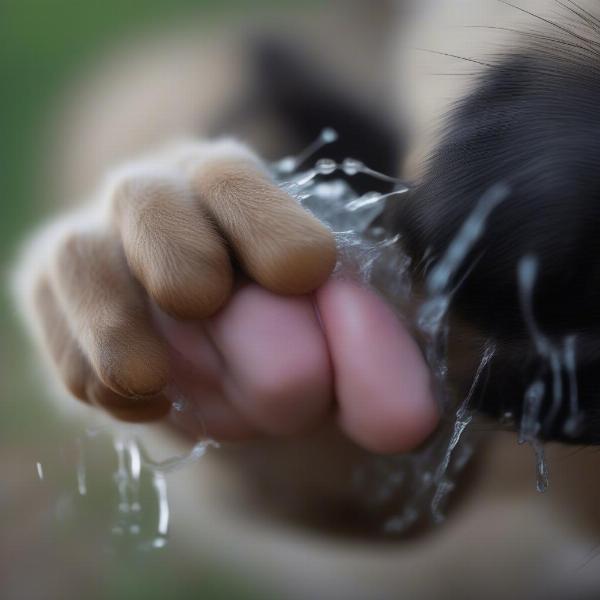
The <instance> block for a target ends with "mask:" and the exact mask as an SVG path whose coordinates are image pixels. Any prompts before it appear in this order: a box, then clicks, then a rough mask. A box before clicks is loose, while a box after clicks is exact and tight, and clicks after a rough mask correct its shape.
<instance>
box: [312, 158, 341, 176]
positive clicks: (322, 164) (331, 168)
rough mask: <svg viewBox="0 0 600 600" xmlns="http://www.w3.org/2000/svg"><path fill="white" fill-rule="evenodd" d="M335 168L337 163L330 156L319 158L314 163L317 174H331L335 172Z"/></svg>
mask: <svg viewBox="0 0 600 600" xmlns="http://www.w3.org/2000/svg"><path fill="white" fill-rule="evenodd" d="M336 169H337V163H336V162H335V160H332V159H331V158H321V159H319V160H318V161H317V164H316V165H315V171H316V172H317V173H318V174H319V175H331V174H332V173H335V170H336Z"/></svg>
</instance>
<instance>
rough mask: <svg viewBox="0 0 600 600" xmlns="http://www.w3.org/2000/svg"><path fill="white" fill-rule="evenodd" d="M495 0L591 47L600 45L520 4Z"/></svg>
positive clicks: (505, 0)
mask: <svg viewBox="0 0 600 600" xmlns="http://www.w3.org/2000/svg"><path fill="white" fill-rule="evenodd" d="M497 1H498V2H500V3H501V4H505V5H506V6H510V7H511V8H514V9H515V10H518V11H520V12H522V13H525V14H526V15H529V16H530V17H533V18H534V19H538V20H539V21H542V22H543V23H546V24H547V25H550V26H551V27H554V28H556V29H558V30H559V31H562V32H563V33H566V34H567V35H571V36H573V37H574V38H576V39H578V40H580V41H582V42H585V43H586V44H590V45H591V46H593V47H595V46H600V43H599V42H596V41H594V40H590V39H589V38H587V37H585V36H583V35H579V34H578V33H575V32H574V31H573V30H572V29H569V28H568V27H563V26H562V25H559V24H558V23H557V22H556V21H552V20H551V19H547V18H546V17H542V15H538V14H536V13H534V12H531V11H530V10H527V9H525V8H523V7H521V6H517V5H516V4H512V3H511V2H508V0H497Z"/></svg>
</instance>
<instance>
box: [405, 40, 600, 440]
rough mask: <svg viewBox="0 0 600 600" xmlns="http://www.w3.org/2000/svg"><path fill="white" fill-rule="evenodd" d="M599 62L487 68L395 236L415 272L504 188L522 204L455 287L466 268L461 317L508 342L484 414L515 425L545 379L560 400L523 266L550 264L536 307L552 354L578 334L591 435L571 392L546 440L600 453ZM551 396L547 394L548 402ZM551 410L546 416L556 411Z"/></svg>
mask: <svg viewBox="0 0 600 600" xmlns="http://www.w3.org/2000/svg"><path fill="white" fill-rule="evenodd" d="M599 107H600V55H599V54H596V52H595V50H593V49H590V48H588V47H583V48H579V49H576V50H569V49H565V48H564V47H561V46H560V45H559V44H558V43H557V44H555V45H554V46H553V47H549V46H548V47H547V48H546V49H545V48H533V49H531V50H528V51H523V52H520V53H514V54H512V55H510V56H509V57H508V58H504V59H503V60H502V61H501V62H499V63H498V64H496V65H492V66H491V67H488V68H487V69H486V71H485V72H484V73H483V75H482V76H481V77H480V79H479V81H478V85H477V87H476V89H475V91H474V92H473V93H472V94H471V95H469V96H468V97H467V98H466V99H464V100H463V101H462V102H461V103H460V104H459V105H458V106H457V107H456V108H455V110H454V112H453V113H452V115H451V118H450V120H449V124H448V127H447V129H446V131H445V132H444V134H443V136H442V139H441V143H440V144H439V146H438V147H437V149H436V150H435V152H434V153H433V155H432V156H431V159H430V161H429V166H428V169H427V172H426V175H425V177H424V179H423V181H422V182H421V183H420V185H419V186H418V190H417V193H416V194H415V195H414V196H413V197H412V198H411V199H410V200H409V201H408V202H407V203H406V204H405V205H404V207H403V208H402V209H401V211H400V215H399V216H398V220H397V227H398V228H399V229H400V230H401V231H402V232H403V233H404V234H405V239H406V242H407V246H408V248H409V250H410V253H411V254H412V255H413V256H414V257H415V259H416V260H415V264H416V265H417V266H418V268H420V269H422V270H421V271H420V272H418V273H417V275H418V276H420V277H423V276H424V275H425V274H426V273H425V271H426V267H425V265H426V264H427V263H426V262H425V261H424V260H423V259H424V257H425V256H426V253H429V254H430V255H433V256H434V257H439V256H440V255H441V254H442V253H443V252H444V250H445V249H446V248H447V246H448V244H449V243H450V241H451V240H452V239H453V237H454V236H455V235H456V233H457V231H458V229H459V227H460V225H461V224H462V223H463V222H464V221H465V219H466V218H467V216H468V215H469V214H470V213H471V211H472V210H473V209H474V207H475V206H476V204H477V202H478V200H479V199H480V198H481V196H482V195H483V194H484V193H485V192H486V190H488V189H489V188H490V187H491V186H492V185H493V184H495V183H498V182H503V183H506V184H507V185H508V186H509V189H510V196H509V197H508V198H507V199H506V200H505V201H504V202H502V203H501V204H500V205H499V206H498V207H497V208H496V209H495V210H494V212H493V213H492V215H491V218H490V219H489V222H488V226H487V229H486V231H485V233H484V235H483V236H482V238H481V239H480V240H479V242H478V243H477V245H476V247H475V248H474V249H473V251H472V252H471V254H470V256H469V258H468V260H467V261H466V264H465V265H464V266H463V269H462V271H461V272H459V273H458V274H457V277H456V280H455V281H456V282H457V283H458V281H459V280H460V278H461V277H463V276H464V275H465V274H467V272H468V270H469V269H471V268H472V270H471V271H470V272H469V273H468V276H467V277H466V279H465V281H464V282H463V283H462V285H461V286H460V287H459V289H458V290H457V292H456V294H455V296H454V299H453V303H452V306H453V309H454V310H456V311H457V312H458V313H459V314H460V316H461V317H462V318H463V319H465V320H466V321H467V322H469V323H471V324H474V325H475V326H476V328H477V329H478V330H480V331H481V332H483V334H484V335H486V336H489V337H492V338H495V339H496V340H498V342H499V346H500V348H501V352H500V354H499V356H498V359H497V360H495V361H494V364H493V366H492V372H491V376H490V381H489V384H488V386H487V390H488V391H487V393H486V395H485V397H484V400H483V404H482V409H483V410H484V411H486V412H488V413H490V414H492V415H494V416H499V415H501V414H503V413H504V412H505V411H511V412H513V413H514V414H515V416H516V417H517V419H518V418H519V416H520V413H521V408H522V398H523V393H524V391H525V387H526V386H527V384H528V383H530V382H531V381H532V378H533V377H535V376H541V377H542V378H543V379H544V380H545V382H546V385H547V388H548V389H549V390H551V386H552V379H551V372H550V370H549V368H548V366H547V364H546V363H547V361H544V360H541V359H540V357H539V356H538V354H537V353H536V351H535V348H534V345H533V344H532V342H531V340H530V336H529V332H528V328H527V326H526V322H525V320H524V317H523V312H522V310H521V307H520V302H519V286H518V282H517V265H518V262H519V260H520V259H521V258H522V257H523V256H525V255H528V254H530V255H534V256H535V257H536V258H537V259H538V261H539V265H540V274H539V277H538V279H537V282H536V285H535V291H534V296H533V308H534V314H535V318H536V321H537V323H538V325H539V327H540V329H541V330H542V331H543V332H544V334H546V335H547V336H548V337H549V338H550V339H551V340H552V342H553V343H555V344H557V345H558V344H562V341H563V338H564V337H565V336H568V335H576V336H577V337H576V339H577V360H578V384H579V388H580V401H581V405H582V409H583V411H584V416H585V419H584V428H583V429H582V430H580V431H579V432H578V434H577V435H575V436H574V435H573V434H570V435H569V434H566V433H565V431H564V424H565V421H566V419H567V417H568V410H567V406H566V405H567V402H568V401H567V397H568V390H565V393H564V394H563V398H564V401H563V406H562V407H561V409H560V412H559V415H558V418H557V419H553V422H552V423H546V425H545V428H544V431H543V435H544V436H545V437H546V438H551V439H563V440H565V441H576V442H591V443H600V110H599ZM549 395H550V394H546V396H547V397H548V396H549ZM550 405H551V400H550V398H548V399H547V400H546V402H545V406H544V410H545V414H546V415H547V414H548V413H549V411H550Z"/></svg>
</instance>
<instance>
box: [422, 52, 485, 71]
mask: <svg viewBox="0 0 600 600" xmlns="http://www.w3.org/2000/svg"><path fill="white" fill-rule="evenodd" d="M415 50H417V51H419V52H428V53H429V54H437V55H439V56H447V57H449V58H457V59H459V60H464V61H466V62H470V63H474V64H476V65H480V66H482V67H495V66H496V65H493V64H492V63H486V62H483V61H481V60H476V59H474V58H468V57H466V56H459V55H458V54H451V53H450V52H441V51H440V50H430V49H428V48H415Z"/></svg>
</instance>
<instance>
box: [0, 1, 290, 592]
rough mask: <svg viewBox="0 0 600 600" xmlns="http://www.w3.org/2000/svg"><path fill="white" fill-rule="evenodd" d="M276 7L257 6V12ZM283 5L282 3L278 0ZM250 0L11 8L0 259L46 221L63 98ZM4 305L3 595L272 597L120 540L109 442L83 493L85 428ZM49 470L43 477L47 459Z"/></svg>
mask: <svg viewBox="0 0 600 600" xmlns="http://www.w3.org/2000/svg"><path fill="white" fill-rule="evenodd" d="M259 4H268V3H267V2H256V1H255V2H253V3H252V6H253V7H256V6H257V5H259ZM277 4H278V5H279V6H280V5H281V2H278V3H277ZM242 6H245V7H246V8H248V4H247V3H243V2H217V1H209V0H206V1H198V0H135V1H125V2H124V1H123V0H104V1H103V2H98V3H93V2H78V1H77V0H52V1H50V2H45V1H43V0H0V76H1V78H2V85H1V87H0V134H1V135H0V183H1V186H0V189H1V199H2V200H1V204H0V261H1V264H0V266H1V268H2V271H3V275H6V273H7V271H8V269H9V266H10V263H11V261H12V259H13V258H14V255H15V252H16V248H17V245H18V242H19V240H20V239H22V237H23V236H24V235H25V232H26V231H27V229H28V227H30V226H32V224H33V223H37V222H39V221H40V220H42V218H43V216H44V212H45V211H47V210H48V208H47V207H45V206H44V203H43V201H42V200H43V199H41V198H39V191H38V190H37V189H36V173H37V172H38V169H39V165H40V161H41V156H40V150H39V147H38V140H39V136H40V131H41V130H42V128H43V127H44V125H45V124H46V122H47V120H48V119H49V116H50V113H51V112H52V110H53V108H54V107H55V104H56V102H57V99H58V98H59V96H60V93H61V91H62V90H63V89H64V87H65V85H67V84H68V83H69V82H70V81H72V80H73V79H74V78H76V77H77V76H78V75H79V74H80V73H82V72H83V71H84V70H85V69H86V67H87V66H88V65H93V63H94V60H95V59H96V58H97V57H98V56H101V55H102V53H103V52H104V51H105V50H108V49H109V48H110V47H111V44H113V43H115V42H116V41H118V40H120V39H123V38H124V37H126V36H128V35H131V34H132V33H135V32H137V31H139V30H143V29H144V28H147V27H149V26H154V25H156V24H157V23H158V24H162V23H163V22H168V21H169V20H170V19H181V18H182V17H186V16H187V15H188V14H190V15H191V14H192V13H194V16H197V13H201V16H202V18H203V19H204V21H205V22H206V20H207V19H211V18H218V16H219V13H222V12H223V11H235V10H239V9H240V8H241V7H242ZM2 289H3V293H2V296H1V298H0V597H1V598H3V600H9V599H12V598H19V599H21V598H27V599H35V598H44V599H46V598H61V599H68V598H83V597H85V598H88V599H91V598H110V599H112V598H115V599H117V598H129V599H136V598H140V599H141V598H144V599H146V600H148V599H153V598H173V599H179V598H206V599H212V598H215V599H216V598H255V597H260V598H265V597H267V596H266V595H265V594H266V593H265V590H264V589H263V587H264V586H263V585H262V584H257V582H248V581H246V580H244V579H240V576H239V575H238V574H236V573H230V572H229V570H228V567H227V565H218V564H212V563H211V562H210V561H209V560H208V559H204V558H200V557H196V556H189V555H185V553H183V552H182V550H181V549H180V548H178V546H177V543H176V541H172V542H171V543H170V544H169V545H167V547H166V548H164V549H162V550H155V551H151V552H140V551H139V549H138V548H137V546H136V545H135V544H127V543H121V544H118V543H117V540H115V538H114V536H112V537H111V535H110V528H111V519H113V517H114V514H113V513H114V510H115V505H116V502H117V497H116V489H115V487H116V486H115V484H114V482H113V481H112V472H113V470H114V468H115V464H114V461H115V457H114V452H112V450H111V448H110V444H109V440H108V439H106V440H103V441H101V442H99V443H98V444H97V445H96V446H95V448H94V453H95V455H97V456H95V459H94V460H93V461H92V462H91V463H90V464H92V468H93V469H94V470H95V472H94V480H95V481H96V482H97V483H96V487H94V488H93V489H92V490H91V492H90V493H89V494H88V495H87V496H86V498H85V499H82V498H79V497H77V495H76V483H75V476H74V469H75V461H74V459H73V453H74V450H73V448H72V447H71V446H73V443H72V442H73V438H74V436H73V432H72V431H70V430H69V429H68V425H67V424H66V423H65V422H64V420H61V419H60V418H59V417H58V416H57V415H56V414H55V412H54V411H53V410H52V405H51V404H50V403H49V402H48V401H47V397H46V396H47V392H45V390H44V386H43V385H42V384H41V382H40V376H39V373H38V371H37V369H36V367H35V361H34V360H33V359H32V358H31V352H30V349H29V347H28V344H27V342H26V340H25V338H24V336H23V334H22V332H21V328H20V324H19V322H18V320H17V318H16V315H15V314H14V310H13V308H12V306H11V303H10V299H9V294H8V293H7V289H6V286H3V288H2ZM38 461H39V462H41V463H42V464H43V465H44V469H45V471H46V473H45V477H44V479H43V480H42V481H40V479H39V478H38V476H37V473H36V463H37V462H38Z"/></svg>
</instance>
